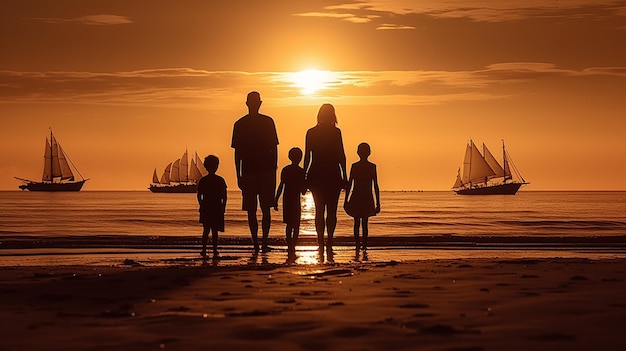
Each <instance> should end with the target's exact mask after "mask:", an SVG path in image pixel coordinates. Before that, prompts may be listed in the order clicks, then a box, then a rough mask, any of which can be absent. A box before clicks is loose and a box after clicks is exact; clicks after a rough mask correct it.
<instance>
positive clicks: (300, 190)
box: [197, 91, 380, 262]
mask: <svg viewBox="0 0 626 351" xmlns="http://www.w3.org/2000/svg"><path fill="white" fill-rule="evenodd" d="M261 104H262V100H261V95H260V94H259V93H258V92H256V91H252V92H250V93H248V95H247V99H246V105H247V107H248V114H247V115H245V116H243V117H241V118H239V119H238V120H237V121H236V122H235V124H234V125H233V134H232V143H231V147H232V148H233V149H234V154H235V171H236V175H237V186H238V187H239V189H240V190H241V196H242V210H243V211H246V212H247V218H248V227H249V229H250V236H251V238H252V244H253V246H254V252H255V253H257V252H259V250H260V251H261V252H269V251H271V248H270V247H269V245H268V236H269V232H270V226H271V211H270V210H271V208H274V210H278V201H279V199H280V197H281V195H282V198H283V203H282V210H283V222H284V223H285V226H286V227H285V240H286V243H287V248H288V262H289V260H290V258H294V257H295V248H296V244H297V240H298V235H299V231H300V217H301V203H300V197H301V195H304V194H306V191H307V190H310V191H311V194H312V195H313V201H314V204H315V231H316V233H317V243H318V249H319V254H320V258H321V261H323V258H324V250H326V254H327V255H328V260H329V261H333V236H334V233H335V228H336V226H337V208H338V204H339V197H340V194H341V191H342V190H344V189H345V190H346V195H345V198H344V209H345V211H346V213H348V215H350V216H352V217H353V218H354V238H355V248H356V250H357V252H358V251H359V249H360V248H362V249H363V250H364V251H365V250H366V249H367V237H368V234H369V233H368V219H369V217H371V216H375V215H376V214H377V213H379V212H380V195H379V188H378V177H377V172H376V165H375V164H373V163H371V162H370V161H368V157H369V155H370V153H371V149H370V146H369V145H368V144H367V143H361V144H360V145H359V147H358V150H357V154H358V155H359V157H360V160H359V161H358V162H356V163H354V164H353V165H352V167H351V170H350V178H348V173H347V171H346V154H345V151H344V146H343V137H342V133H341V130H340V129H339V128H338V127H337V125H338V122H337V115H336V113H335V108H334V106H333V105H331V104H323V105H322V106H321V107H320V109H319V111H318V113H317V123H316V125H315V126H313V127H312V128H310V129H309V130H307V132H306V138H305V147H304V155H303V152H302V150H301V149H300V148H297V147H293V148H291V149H290V150H289V160H290V161H291V163H290V164H289V165H287V166H285V167H284V168H283V169H282V170H281V174H280V183H279V185H278V189H276V173H277V168H278V135H277V132H276V126H275V124H274V120H273V119H272V117H270V116H266V115H263V114H261V113H259V109H260V107H261ZM303 156H304V165H303V167H300V162H301V161H302V158H303ZM204 164H205V168H206V169H207V171H208V172H209V174H208V175H206V176H205V177H203V178H202V179H201V180H200V181H199V182H198V192H197V197H198V203H199V205H200V209H199V211H200V222H201V223H202V224H203V234H202V251H201V254H202V256H203V257H206V246H207V243H208V237H209V233H212V237H211V241H212V245H213V254H214V257H216V256H217V255H218V247H217V241H218V232H220V231H224V212H225V208H226V201H227V198H226V182H225V181H224V179H223V178H222V177H220V176H218V175H216V174H215V173H216V171H217V168H218V165H219V159H218V158H217V157H216V156H213V155H209V156H207V157H206V159H205V161H204ZM350 195H351V196H350ZM257 209H260V210H261V232H262V237H261V243H260V245H259V239H258V230H259V224H258V219H257ZM360 228H362V241H361V239H360V237H359V231H360ZM325 234H326V237H325Z"/></svg>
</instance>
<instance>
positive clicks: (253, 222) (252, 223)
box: [248, 210, 259, 251]
mask: <svg viewBox="0 0 626 351" xmlns="http://www.w3.org/2000/svg"><path fill="white" fill-rule="evenodd" d="M248 227H249V228H250V235H251V236H252V244H253V245H254V251H259V239H258V232H259V222H258V221H257V219H256V210H254V211H253V210H248Z"/></svg>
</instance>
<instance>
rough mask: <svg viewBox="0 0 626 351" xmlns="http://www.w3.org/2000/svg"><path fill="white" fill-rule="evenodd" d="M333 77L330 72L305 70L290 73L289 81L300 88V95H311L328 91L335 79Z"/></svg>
mask: <svg viewBox="0 0 626 351" xmlns="http://www.w3.org/2000/svg"><path fill="white" fill-rule="evenodd" d="M334 76H335V75H334V74H333V72H331V71H321V70H317V69H307V70H303V71H299V72H294V73H291V74H290V76H289V80H290V81H291V82H292V83H293V84H294V86H296V87H298V88H300V93H301V94H302V95H313V94H315V93H316V92H318V91H319V90H322V89H328V88H329V87H330V84H331V83H332V82H333V81H334V79H335V78H334Z"/></svg>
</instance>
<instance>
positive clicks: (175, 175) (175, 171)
mask: <svg viewBox="0 0 626 351" xmlns="http://www.w3.org/2000/svg"><path fill="white" fill-rule="evenodd" d="M170 181H172V182H175V183H180V158H179V159H177V160H176V161H174V163H173V164H172V171H171V172H170Z"/></svg>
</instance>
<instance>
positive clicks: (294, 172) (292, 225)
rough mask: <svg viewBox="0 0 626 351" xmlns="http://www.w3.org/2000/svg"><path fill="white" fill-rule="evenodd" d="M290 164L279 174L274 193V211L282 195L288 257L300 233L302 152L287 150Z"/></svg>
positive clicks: (303, 192) (302, 179)
mask: <svg viewBox="0 0 626 351" xmlns="http://www.w3.org/2000/svg"><path fill="white" fill-rule="evenodd" d="M289 160H290V161H291V164H289V165H287V166H285V167H284V168H283V170H282V171H281V173H280V184H279V185H278V191H277V192H276V199H275V201H274V210H276V211H278V199H279V198H280V195H281V194H283V190H284V194H283V222H284V223H286V224H287V227H286V228H285V236H286V239H287V249H288V253H289V254H290V255H294V254H295V250H296V242H297V240H298V234H299V232H300V214H301V207H300V194H302V195H304V194H305V193H306V186H305V184H304V169H302V167H300V166H299V164H300V161H301V160H302V150H301V149H300V148H297V147H294V148H292V149H291V150H289Z"/></svg>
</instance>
